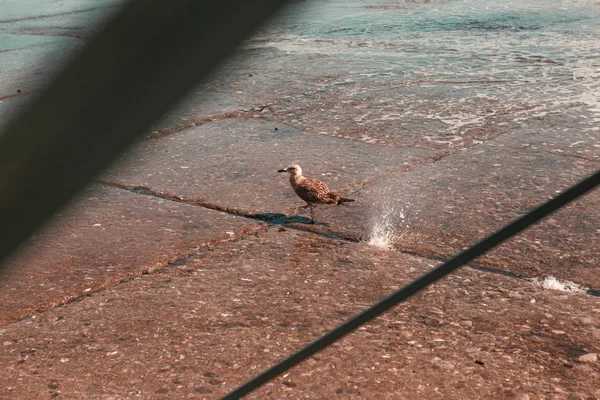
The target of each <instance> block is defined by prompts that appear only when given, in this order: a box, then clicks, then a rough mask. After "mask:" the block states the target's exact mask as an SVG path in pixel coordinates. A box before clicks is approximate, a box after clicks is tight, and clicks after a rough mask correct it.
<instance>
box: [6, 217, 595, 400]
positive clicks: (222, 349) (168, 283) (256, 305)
mask: <svg viewBox="0 0 600 400" xmlns="http://www.w3.org/2000/svg"><path fill="white" fill-rule="evenodd" d="M431 266H432V263H431V261H430V260H427V259H423V258H418V257H413V256H409V255H403V254H400V253H398V252H395V251H387V250H380V249H376V248H373V247H372V246H367V245H365V244H356V243H351V242H347V241H339V240H333V239H328V238H326V237H323V236H319V235H315V234H314V233H312V232H309V231H295V230H294V229H278V228H277V227H274V228H272V229H270V230H269V231H268V232H266V233H265V232H263V233H260V234H259V235H258V236H256V237H251V238H248V239H243V240H238V241H235V242H229V243H221V244H217V245H216V246H214V247H213V248H210V249H208V248H205V249H202V250H201V251H200V252H198V253H197V255H196V256H194V257H190V258H188V259H187V260H186V262H185V263H181V264H179V265H176V266H172V267H168V268H166V269H163V270H161V271H158V272H156V273H153V274H150V275H142V276H139V277H136V278H135V279H133V280H130V281H128V282H125V283H123V284H121V285H117V286H113V287H109V288H107V289H106V290H104V291H102V292H98V293H94V294H92V295H91V296H89V297H87V298H86V299H85V301H81V302H75V303H71V304H67V305H65V306H63V307H61V308H57V309H52V310H49V311H47V312H44V313H41V314H38V315H36V316H35V318H26V319H24V320H22V321H19V322H17V323H13V324H10V325H6V326H3V327H2V328H1V329H0V339H1V340H2V342H3V343H4V344H3V346H0V355H1V357H2V359H3V364H4V368H3V369H2V371H0V380H1V381H2V382H3V384H2V386H1V387H0V395H3V396H7V397H9V398H15V399H21V398H31V397H42V396H47V395H48V392H49V391H50V390H58V391H60V392H61V394H62V395H63V396H65V397H66V398H69V397H73V396H84V397H90V396H91V397H102V396H104V397H108V396H114V397H115V398H122V397H125V398H127V397H135V396H136V395H137V396H141V397H154V396H157V395H168V396H174V397H180V398H187V397H191V398H219V397H220V396H222V395H224V394H225V393H226V392H227V391H228V390H231V389H233V388H234V387H235V386H237V385H238V384H240V383H242V382H243V381H245V380H246V379H248V378H250V377H251V376H253V375H255V374H256V373H258V372H259V371H261V370H263V369H264V368H267V367H268V366H270V365H271V364H272V363H274V362H275V361H277V360H279V359H281V358H283V357H284V356H286V355H288V354H289V353H290V352H292V351H293V350H296V349H299V348H300V347H301V346H302V345H304V344H306V343H307V342H309V341H311V340H314V339H315V338H316V337H317V336H318V335H320V334H322V333H324V332H325V331H327V330H328V329H331V328H332V327H334V326H335V325H336V324H338V323H341V322H342V321H344V320H346V319H347V318H349V317H350V316H351V315H354V314H356V313H358V312H360V311H362V310H364V308H365V307H367V306H368V305H369V304H371V303H372V302H374V301H377V300H378V299H380V298H381V297H382V296H384V295H387V294H389V293H390V292H391V291H393V290H395V289H396V288H398V287H400V286H402V285H403V284H404V283H406V282H408V281H409V280H410V279H413V278H414V277H415V276H417V275H419V274H420V273H423V272H424V271H426V270H428V269H429V268H430V267H431ZM599 322H600V309H599V308H598V301H597V298H595V297H592V296H586V295H583V294H578V293H562V292H558V291H554V290H549V289H543V288H542V287H540V286H539V285H538V284H535V283H531V282H527V281H523V280H518V279H512V278H508V277H505V276H501V275H497V274H490V273H484V272H480V271H474V270H471V269H463V270H461V271H458V272H457V273H456V274H453V275H452V276H451V277H449V278H448V279H445V280H443V281H442V282H440V283H438V284H436V285H434V286H433V287H431V288H429V289H427V290H425V291H424V292H423V293H421V294H419V295H418V296H416V297H415V298H413V299H411V300H409V301H408V302H407V303H405V304H404V305H401V306H399V307H397V308H395V309H393V310H392V311H391V312H389V313H386V314H385V315H383V316H382V317H381V318H379V319H377V320H376V321H374V322H373V323H370V324H368V325H366V326H364V327H363V328H361V329H359V330H358V331H357V332H355V333H354V334H352V335H350V336H348V337H347V338H345V339H344V340H342V341H341V342H339V343H337V344H336V345H334V346H332V347H331V348H330V349H328V350H326V351H324V352H322V353H320V354H318V355H316V356H315V357H313V358H311V359H309V360H307V362H305V363H303V364H302V365H300V366H299V367H297V368H295V369H293V370H291V371H289V372H288V373H286V374H285V375H284V376H283V377H280V378H278V379H276V380H274V381H273V382H272V383H269V384H267V385H266V386H265V387H263V388H262V389H260V390H259V391H257V392H256V393H254V394H253V395H251V396H248V398H256V399H259V398H260V399H263V398H269V399H279V398H284V397H292V398H297V397H308V398H329V397H342V398H351V399H360V398H386V397H387V398H412V397H413V396H412V395H411V396H409V395H408V393H412V394H417V395H418V396H419V397H420V398H437V397H439V396H443V397H444V398H448V399H464V398H480V397H485V398H490V399H508V398H510V399H512V398H516V396H517V395H528V396H531V397H530V398H545V397H547V396H555V397H556V398H563V397H564V398H566V397H565V396H566V395H567V394H568V393H580V394H581V395H582V396H585V397H584V398H590V397H589V396H596V397H598V396H600V392H598V387H597V384H596V382H597V379H598V376H600V366H599V365H598V363H597V362H590V361H586V360H587V359H588V358H589V359H591V358H592V357H591V356H587V358H586V357H584V358H583V359H581V357H582V356H585V355H586V354H590V353H598V352H599V351H600V330H599V326H600V325H599ZM582 360H583V361H582ZM74 371H76V373H74ZM17 379H18V382H19V384H18V385H17V384H14V383H13V382H17ZM107 382H110V385H108V384H107ZM561 396H562V397H561Z"/></svg>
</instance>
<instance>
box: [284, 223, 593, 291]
mask: <svg viewBox="0 0 600 400" xmlns="http://www.w3.org/2000/svg"><path fill="white" fill-rule="evenodd" d="M286 228H288V229H294V230H299V231H305V232H310V233H313V234H317V235H321V236H323V237H326V238H330V239H337V240H344V241H348V242H352V243H366V242H365V241H364V238H362V237H358V236H352V235H349V234H346V233H340V232H333V231H318V232H317V231H315V230H313V229H302V228H300V227H298V226H294V225H286ZM389 250H390V251H395V252H397V253H401V254H407V255H411V256H414V257H418V258H423V259H426V260H431V261H436V262H446V261H448V260H449V258H445V257H442V256H438V255H435V254H424V253H419V252H416V251H413V250H408V249H396V248H392V249H389ZM465 266H466V267H468V268H471V269H474V270H477V271H481V272H488V273H492V274H497V275H503V276H506V277H508V278H512V279H517V280H521V281H525V282H530V283H539V282H540V280H541V277H538V276H529V275H525V274H520V273H517V272H512V271H507V270H503V269H499V268H495V267H493V266H489V265H483V264H477V263H468V264H466V265H465ZM582 290H583V291H584V294H586V295H589V296H596V297H600V289H596V288H587V287H583V288H582Z"/></svg>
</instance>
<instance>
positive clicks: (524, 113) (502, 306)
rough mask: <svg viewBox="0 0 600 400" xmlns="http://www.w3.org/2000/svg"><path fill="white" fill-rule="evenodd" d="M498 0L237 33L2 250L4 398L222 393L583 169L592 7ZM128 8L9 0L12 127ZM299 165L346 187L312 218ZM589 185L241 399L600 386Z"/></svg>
mask: <svg viewBox="0 0 600 400" xmlns="http://www.w3.org/2000/svg"><path fill="white" fill-rule="evenodd" d="M486 1H487V2H486V5H485V6H482V5H481V4H480V3H478V2H470V0H467V1H464V2H456V1H443V2H421V3H418V2H412V1H410V2H398V1H388V0H376V1H368V2H365V1H355V0H342V1H336V2H327V1H321V2H304V1H298V2H294V3H293V4H292V5H291V7H290V8H289V9H287V10H285V11H284V12H283V13H282V14H281V16H280V17H279V19H278V20H277V21H275V22H273V23H272V24H271V25H269V26H267V27H263V28H262V29H261V30H260V31H259V32H257V34H256V35H254V36H253V37H251V38H249V39H248V40H247V41H246V42H245V43H244V44H243V46H242V47H241V48H240V49H239V50H238V51H237V52H236V54H235V55H234V57H233V58H232V59H231V60H230V62H228V63H225V64H224V65H223V66H222V67H221V68H220V70H219V71H218V72H217V73H215V74H214V75H213V76H212V77H210V79H209V80H207V81H206V82H205V83H204V84H203V85H201V86H199V87H196V88H190V94H189V95H188V96H187V97H186V98H185V99H183V100H182V101H181V102H180V103H179V104H177V105H174V106H173V108H172V110H171V111H170V112H169V113H167V115H165V116H163V117H162V118H161V119H160V120H159V121H157V122H156V123H155V125H154V126H153V127H152V128H151V129H150V130H149V131H148V132H147V133H146V134H145V135H144V137H143V138H140V140H139V142H138V143H137V145H136V146H135V147H134V148H133V149H130V150H129V151H128V152H127V154H124V155H123V157H122V158H121V160H120V161H119V162H118V163H117V164H115V165H114V166H113V167H112V168H110V169H109V170H107V171H105V172H103V173H102V174H101V175H100V176H99V177H98V180H97V181H96V182H95V183H93V184H91V185H90V187H89V188H87V189H86V190H85V191H83V193H82V194H81V196H80V197H79V198H78V199H77V200H74V201H73V203H72V204H71V205H69V206H68V207H67V208H65V209H64V210H63V211H61V212H59V213H58V214H57V215H56V216H55V218H54V219H53V221H52V222H51V223H50V224H49V225H48V226H47V227H45V228H44V229H43V230H41V231H40V232H39V233H38V234H37V235H36V236H35V237H33V238H31V240H30V241H29V242H28V243H27V244H26V245H25V246H24V247H23V248H22V249H21V251H20V252H19V253H18V254H17V255H15V257H14V258H13V259H12V260H11V261H10V264H11V265H10V266H11V268H10V272H11V273H10V274H9V275H3V276H2V277H0V278H1V279H0V304H2V306H0V366H1V368H0V398H7V399H31V398H48V397H51V398H54V397H56V398H73V399H75V398H98V399H111V398H112V399H131V398H152V399H162V398H165V399H167V398H198V399H213V398H219V397H220V396H222V395H224V394H225V393H227V392H228V391H229V390H231V389H233V388H234V387H236V386H237V385H238V384H240V383H242V382H244V381H245V380H247V379H249V378H250V377H252V376H254V375H256V374H257V373H259V372H261V371H262V370H263V369H265V368H267V367H269V366H271V365H272V364H273V363H274V362H276V361H278V360H280V359H281V358H283V357H285V356H287V355H289V354H290V353H291V352H292V351H294V350H297V349H299V348H301V347H302V346H303V345H304V344H306V343H308V342H310V341H311V340H314V339H316V338H317V337H318V336H319V335H320V334H322V333H324V332H326V331H327V330H329V329H331V328H333V327H335V326H336V325H337V324H339V323H341V322H343V321H344V320H346V319H347V318H349V317H350V316H352V315H354V314H356V313H358V312H360V311H362V310H364V309H366V308H367V307H368V306H369V305H371V304H372V303H373V302H375V301H377V300H379V299H380V298H382V297H383V296H385V295H388V294H389V293H390V292H392V291H393V290H395V289H397V288H399V287H401V286H402V285H403V284H405V283H407V282H409V281H410V280H411V279H414V278H416V277H417V276H418V275H419V274H421V273H423V272H425V271H427V270H429V269H430V268H432V267H433V266H435V265H437V263H439V261H440V260H442V259H447V258H449V257H451V256H452V255H454V254H455V253H456V252H458V251H460V250H461V249H463V248H464V247H465V246H468V245H469V244H471V243H473V242H475V241H476V240H477V239H480V238H482V237H483V236H485V235H486V234H488V233H490V232H491V231H493V230H494V229H497V228H499V227H500V226H502V225H504V224H505V223H507V222H509V221H510V220H512V219H514V218H516V217H518V216H520V215H522V214H523V213H525V212H526V211H527V210H529V209H530V208H531V207H534V206H535V205H536V204H539V203H540V202H542V201H544V200H545V199H547V198H549V197H550V196H553V195H555V194H556V193H557V192H558V191H560V190H563V189H565V188H566V187H568V186H569V185H572V184H573V183H575V182H577V181H578V180H579V179H581V178H582V177H584V176H586V175H588V174H589V173H591V172H593V171H595V170H597V169H598V167H599V166H600V164H599V157H600V130H599V129H598V122H599V121H600V119H599V114H598V112H599V109H598V108H597V107H598V103H597V95H596V94H597V91H598V89H599V88H600V86H599V85H600V81H598V75H597V64H598V54H597V52H596V51H594V49H595V47H594V44H595V43H597V39H599V38H600V36H598V35H599V34H600V32H599V31H598V30H597V28H595V27H597V26H600V24H598V23H597V19H598V18H599V16H600V14H598V13H597V4H595V3H594V2H593V1H591V0H589V1H588V0H583V1H581V2H576V3H574V4H572V5H571V6H570V7H568V8H566V7H564V6H563V5H562V3H561V4H558V2H554V1H553V0H549V1H545V2H544V3H543V4H542V3H541V2H536V1H531V2H527V3H523V4H518V5H516V4H513V5H512V7H515V9H514V10H509V9H507V8H506V5H505V4H504V3H500V2H496V1H495V0H486ZM119 4H120V1H112V0H106V1H102V2H96V1H88V0H68V1H60V2H47V1H37V0H32V1H29V0H28V1H23V2H21V1H19V2H16V1H15V2H12V1H11V2H7V5H8V7H6V8H4V9H3V10H2V16H1V17H0V67H1V68H0V124H3V123H5V122H6V121H7V120H8V119H9V118H10V116H11V115H12V114H14V113H15V112H18V111H19V110H21V109H22V108H23V107H24V106H26V103H27V102H28V101H29V100H30V99H32V98H33V97H34V96H36V94H37V93H38V92H40V91H41V90H42V89H43V86H44V84H45V83H46V82H47V81H48V79H51V77H52V74H53V73H54V72H55V71H57V70H58V69H60V67H61V65H64V64H63V63H64V62H65V61H64V60H65V58H64V57H65V56H66V55H73V54H76V52H77V51H78V50H79V49H81V48H82V46H84V45H85V44H86V43H87V42H88V41H89V40H90V38H91V37H92V36H93V34H94V33H95V32H97V31H98V29H101V28H102V26H103V24H104V23H105V21H106V20H107V18H109V16H110V14H111V13H112V12H114V11H115V10H116V9H117V6H118V5H119ZM115 95H118V93H117V94H115ZM292 163H299V164H300V165H301V166H302V167H303V169H304V172H305V173H306V175H307V176H309V177H314V178H318V179H322V180H324V181H325V182H327V183H328V185H329V187H330V188H331V189H333V190H336V191H339V192H341V193H342V194H344V195H347V196H348V197H351V198H354V199H355V200H356V201H355V202H354V203H351V204H349V205H347V206H344V207H341V206H340V207H325V208H319V209H318V210H317V212H316V217H317V221H318V223H317V224H316V225H311V224H308V223H307V222H308V219H307V216H308V215H309V214H308V210H305V209H302V207H303V202H302V201H301V200H300V199H299V198H298V197H297V196H295V194H294V193H293V191H292V189H291V187H290V186H289V182H288V177H287V175H285V174H278V173H277V172H276V171H277V170H278V169H279V168H282V167H286V166H288V165H290V164H292ZM599 196H600V192H598V191H596V192H594V193H592V194H590V195H588V196H586V197H584V198H582V199H581V200H579V201H577V202H575V203H574V204H572V205H570V206H569V207H567V208H565V209H563V210H561V211H560V212H559V213H556V214H555V215H553V216H552V217H551V218H549V219H547V220H545V221H543V222H542V223H540V224H539V225H537V226H535V227H533V228H532V229H530V230H527V231H525V232H523V233H522V234H520V235H518V236H517V237H515V238H513V239H512V240H511V241H509V242H507V243H505V244H504V245H502V246H501V247H499V248H497V249H495V250H493V251H492V252H490V253H489V254H487V255H485V256H484V257H482V258H480V259H478V260H476V262H475V264H473V265H472V266H471V267H469V268H464V269H462V270H459V271H457V272H456V273H454V274H452V275H451V276H450V277H448V278H447V279H445V280H443V281H441V282H439V283H437V284H436V285H434V286H432V287H430V288H428V289H427V290H425V291H423V292H422V293H420V294H419V295H417V296H415V297H414V298H411V299H410V300H409V301H408V302H406V303H405V304H403V305H400V306H398V307H396V308H394V309H393V310H391V311H390V312H388V313H386V314H385V315H383V316H381V317H380V318H378V319H376V320H375V321H373V322H372V323H370V324H367V325H365V326H364V327H362V328H361V329H359V330H358V331H357V332H355V333H354V334H352V335H350V336H348V337H347V338H345V339H344V340H342V341H340V342H339V343H336V344H335V345H333V346H332V347H331V348H329V349H327V350H325V351H324V352H322V353H320V354H318V355H316V356H315V357H312V358H311V359H309V360H307V361H306V362H305V363H303V364H301V365H299V366H298V367H296V368H294V369H293V370H291V371H289V372H288V373H286V374H285V375H284V376H282V377H279V378H278V379H276V380H274V381H273V382H272V383H269V384H267V385H266V386H265V387H263V388H261V389H260V390H258V391H257V392H255V393H254V394H253V395H251V396H249V398H256V399H263V398H268V399H280V398H322V399H328V398H348V399H375V398H377V399H379V398H382V399H385V398H389V399H410V398H423V399H439V398H444V399H466V398H489V399H510V400H513V399H520V400H525V399H587V400H591V399H595V398H600V392H598V384H597V382H598V381H599V380H600V364H599V363H598V358H597V357H598V356H597V355H598V353H600V306H599V303H598V296H597V295H598V294H600V281H599V278H598V274H597V270H598V265H600V252H599V251H600V250H599V249H600V230H599V228H600V197H599ZM40 201H43V199H40ZM547 278H550V279H549V280H546V281H544V279H547ZM553 278H557V279H558V280H559V281H560V282H556V281H553V280H552V279H553ZM541 282H545V283H544V285H542V284H541ZM561 282H562V283H561ZM569 282H574V283H575V284H578V285H580V286H572V285H570V284H569ZM552 287H555V288H562V290H553V289H551V288H552Z"/></svg>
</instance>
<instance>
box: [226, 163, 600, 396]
mask: <svg viewBox="0 0 600 400" xmlns="http://www.w3.org/2000/svg"><path fill="white" fill-rule="evenodd" d="M598 185H600V171H597V172H596V173H595V174H594V175H591V176H590V177H588V178H586V179H584V180H583V181H581V182H579V183H578V184H576V185H575V186H572V187H571V188H569V189H567V190H566V191H564V192H562V193H561V194H560V195H558V196H557V197H555V198H553V199H551V200H549V201H547V202H546V203H544V204H542V205H540V206H538V207H537V208H536V209H534V210H532V211H531V212H529V213H527V214H526V215H524V216H522V217H520V218H518V219H516V220H515V221H513V222H511V223H510V224H508V225H506V226H504V227H503V228H502V229H500V230H498V231H496V232H495V233H493V234H491V235H489V236H487V237H486V238H485V239H483V240H481V241H480V242H478V243H476V244H475V245H473V246H471V247H470V248H468V249H467V250H465V251H463V252H462V253H460V254H458V255H457V256H455V257H454V258H452V259H451V260H448V261H447V262H445V263H444V264H442V265H440V266H438V267H436V268H434V269H432V270H430V271H429V272H427V273H425V274H423V275H421V276H420V277H419V278H417V279H416V280H414V281H413V282H411V283H409V284H408V285H406V286H404V287H403V288H401V289H400V290H398V291H396V292H394V293H392V294H391V295H390V296H388V297H386V298H384V299H383V300H381V301H380V302H379V303H377V304H375V305H374V306H372V307H371V308H369V309H368V310H366V311H364V312H362V313H360V314H358V315H357V316H355V317H353V318H351V319H350V320H348V321H347V322H345V323H344V324H342V325H340V326H338V327H337V328H335V329H334V330H332V331H330V332H329V333H327V334H325V335H323V336H321V337H320V338H319V339H317V340H316V341H314V342H312V343H311V344H309V345H308V346H306V347H304V348H303V349H301V350H300V351H298V352H297V353H294V354H292V355H291V356H289V357H288V358H286V359H284V360H282V361H280V362H279V363H277V364H276V365H274V366H273V367H271V368H270V369H268V370H266V371H265V372H263V373H262V374H260V375H257V376H256V377H254V378H253V379H251V380H250V381H248V382H246V383H245V384H243V385H242V386H240V387H238V388H237V389H235V390H234V391H233V392H231V393H229V394H228V395H226V396H225V397H223V400H237V399H240V398H241V397H242V396H245V395H247V394H248V393H250V392H252V391H254V390H256V389H257V388H259V387H260V386H262V385H264V384H265V383H267V382H268V381H270V380H271V379H273V378H275V377H276V376H278V375H280V374H282V373H283V372H285V371H287V370H288V369H290V368H292V367H294V366H296V365H297V364H299V363H301V362H302V361H303V360H305V359H307V358H308V357H310V356H312V355H313V354H315V353H317V352H319V351H321V350H323V349H324V348H325V347H327V346H329V345H330V344H332V343H334V342H336V341H337V340H339V339H341V338H343V337H344V336H346V335H347V334H349V333H350V332H352V331H354V330H355V329H357V328H358V327H359V326H361V325H363V324H366V323H367V322H369V321H371V320H372V319H374V318H376V317H377V316H379V315H381V314H383V313H384V312H386V311H388V310H389V309H390V308H392V307H394V306H395V305H397V304H398V303H400V302H402V301H404V300H406V299H407V298H409V297H410V296H412V295H414V294H415V293H417V292H419V291H420V290H422V289H424V288H426V287H427V286H429V285H431V284H433V283H434V282H437V281H439V280H440V279H442V278H443V277H445V276H446V275H448V274H450V273H451V272H453V271H454V270H456V269H458V268H460V267H462V266H463V265H465V264H467V263H468V262H470V261H473V260H474V259H476V258H477V257H479V256H481V255H482V254H484V253H485V252H487V251H489V250H490V249H492V248H494V247H496V246H498V245H499V244H500V243H502V242H504V241H505V240H507V239H509V238H511V237H512V236H514V235H516V234H518V233H519V232H521V231H523V230H524V229H526V228H528V227H529V226H531V225H533V224H535V223H537V222H539V221H540V220H541V219H542V218H544V217H546V216H548V215H549V214H551V213H553V212H554V211H556V210H558V209H559V208H561V207H563V206H564V205H566V204H568V203H570V202H571V201H573V200H575V199H577V198H578V197H580V196H583V195H584V194H585V193H587V192H589V191H591V190H592V189H594V188H595V187H596V186H598Z"/></svg>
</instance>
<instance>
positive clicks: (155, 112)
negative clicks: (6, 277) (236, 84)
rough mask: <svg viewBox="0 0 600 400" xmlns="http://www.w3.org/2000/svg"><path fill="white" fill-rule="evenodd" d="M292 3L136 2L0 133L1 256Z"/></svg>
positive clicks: (278, 0)
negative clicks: (258, 28)
mask: <svg viewBox="0 0 600 400" xmlns="http://www.w3.org/2000/svg"><path fill="white" fill-rule="evenodd" d="M284 2H285V0H220V1H201V0H169V1H165V0H137V1H135V0H132V1H129V2H128V3H127V4H126V5H125V6H124V7H123V8H122V9H121V10H120V11H119V12H118V13H117V14H116V16H115V17H114V18H113V20H112V21H111V22H110V23H109V24H108V25H107V27H106V28H105V29H104V30H103V31H102V32H101V33H100V34H99V35H98V36H97V37H96V38H95V39H93V40H92V41H91V42H90V44H89V45H88V46H87V47H86V48H85V49H84V50H83V52H82V53H81V54H80V55H79V56H77V57H76V58H75V59H73V60H72V61H71V62H70V63H69V65H68V67H66V69H65V70H63V71H62V72H61V73H60V74H59V75H58V77H57V78H56V80H55V81H54V82H53V83H52V84H51V85H50V86H49V87H48V88H47V90H46V91H45V92H44V93H43V94H41V95H40V96H39V97H38V98H37V99H35V100H34V101H33V102H32V104H31V105H30V106H29V107H28V108H27V109H26V110H25V111H24V112H23V113H22V114H21V115H19V116H17V117H16V118H14V119H13V120H12V121H11V122H9V123H8V124H7V125H6V126H5V128H4V129H2V131H1V133H0V262H1V261H3V260H4V259H5V258H6V256H7V255H9V254H10V253H11V251H12V250H14V249H15V248H16V247H17V246H18V245H19V244H20V243H22V242H23V241H24V240H25V239H26V238H27V237H28V236H29V235H30V234H31V233H33V232H34V230H35V229H36V228H38V227H39V226H40V224H41V223H42V222H43V221H45V220H46V219H48V218H49V216H51V215H52V213H54V212H55V211H56V210H57V209H58V208H59V207H60V206H61V205H63V204H64V203H65V202H66V201H67V200H69V199H70V198H71V197H72V196H73V195H74V194H75V193H76V192H77V191H78V190H79V189H80V188H81V187H82V186H83V185H84V184H85V183H86V182H88V181H89V180H91V179H92V178H93V177H94V176H95V175H96V174H97V173H98V172H100V170H101V169H103V168H104V167H106V166H107V164H108V163H109V162H110V161H111V160H113V159H114V158H115V157H116V156H117V155H118V154H119V153H120V152H121V151H123V150H124V149H125V148H126V147H127V145H129V144H131V143H132V142H133V140H134V139H135V138H136V137H137V136H138V135H139V134H141V133H142V132H144V131H145V130H146V129H148V128H149V127H150V125H151V123H152V122H153V121H155V120H156V119H157V118H158V117H159V116H160V115H161V114H163V113H164V112H165V111H167V110H168V108H169V107H170V106H171V105H172V104H173V103H174V102H175V101H177V100H178V99H180V98H181V97H182V96H183V95H184V94H185V93H186V91H187V90H188V89H190V88H191V87H192V86H193V85H194V84H196V83H198V82H199V81H200V80H201V79H202V78H203V77H206V75H207V74H208V73H209V72H210V71H211V70H212V69H213V68H214V67H215V66H216V65H217V63H218V62H219V61H221V60H222V59H223V58H224V57H226V56H227V55H229V54H230V53H231V52H232V50H233V49H234V48H235V46H236V45H238V44H239V43H240V42H241V41H242V40H243V39H245V38H246V37H247V36H248V35H249V34H250V33H251V32H252V31H253V30H254V29H255V28H256V27H257V26H259V25H260V24H261V23H262V22H264V21H265V20H266V19H267V17H268V16H270V15H272V13H273V12H274V11H275V10H276V9H278V8H279V7H280V6H281V5H282V4H283V3H284Z"/></svg>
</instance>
